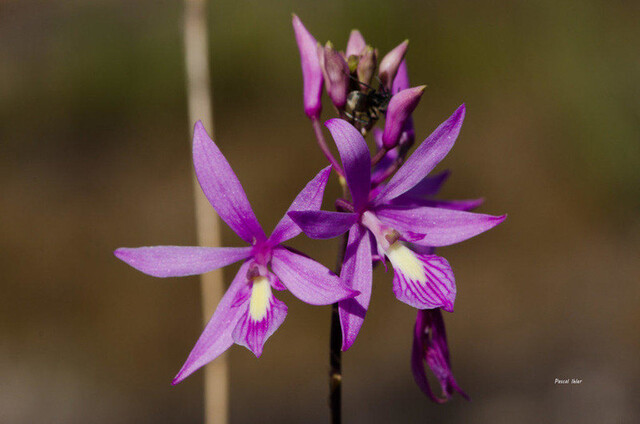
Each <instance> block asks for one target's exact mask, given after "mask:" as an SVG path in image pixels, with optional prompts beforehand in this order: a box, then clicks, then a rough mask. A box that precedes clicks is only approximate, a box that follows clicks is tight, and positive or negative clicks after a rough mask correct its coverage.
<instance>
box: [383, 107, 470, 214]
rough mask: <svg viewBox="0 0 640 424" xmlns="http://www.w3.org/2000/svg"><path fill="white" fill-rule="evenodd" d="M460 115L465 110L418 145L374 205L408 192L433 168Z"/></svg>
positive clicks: (448, 143)
mask: <svg viewBox="0 0 640 424" xmlns="http://www.w3.org/2000/svg"><path fill="white" fill-rule="evenodd" d="M464 114H465V107H464V105H462V106H460V107H459V108H458V109H457V110H456V111H455V112H454V113H453V115H451V116H450V117H449V119H447V120H446V121H444V122H443V123H442V124H440V126H439V127H438V128H437V129H436V130H435V131H434V132H433V133H431V135H430V136H429V137H427V138H426V140H424V141H423V142H422V144H420V146H418V148H417V149H416V150H415V151H414V152H413V154H412V155H411V156H410V157H409V158H408V159H407V161H406V162H405V163H404V165H402V166H401V167H400V169H398V171H397V172H396V173H395V175H394V176H393V178H391V180H390V181H389V183H388V184H387V185H386V186H385V188H384V190H383V191H382V192H381V193H380V195H379V196H378V197H377V199H376V202H377V203H378V204H379V203H382V202H384V201H385V200H390V199H393V198H395V197H398V196H400V195H401V194H402V193H405V192H406V191H408V190H410V189H411V188H413V187H414V186H415V185H416V184H418V183H419V182H420V181H422V179H423V178H424V177H426V176H427V174H429V172H431V170H432V169H433V168H435V166H436V165H437V164H438V163H439V162H440V161H441V160H442V159H443V158H444V157H445V156H446V155H447V153H449V150H451V148H452V147H453V144H454V143H455V141H456V138H457V137H458V134H459V133H460V127H461V126H462V121H463V120H464Z"/></svg>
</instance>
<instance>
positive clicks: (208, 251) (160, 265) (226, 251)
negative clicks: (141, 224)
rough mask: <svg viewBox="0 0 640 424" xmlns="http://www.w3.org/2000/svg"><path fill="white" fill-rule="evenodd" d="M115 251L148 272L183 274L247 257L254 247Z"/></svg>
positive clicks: (129, 249) (147, 248)
mask: <svg viewBox="0 0 640 424" xmlns="http://www.w3.org/2000/svg"><path fill="white" fill-rule="evenodd" d="M113 253H114V255H116V257H117V258H118V259H120V260H121V261H123V262H126V263H127V264H129V265H131V266H132V267H134V268H135V269H137V270H138V271H142V272H144V273H145V274H149V275H152V276H154V277H183V276H185V275H197V274H203V273H205V272H209V271H213V270H214V269H217V268H221V267H223V266H227V265H230V264H232V263H234V262H237V261H239V260H241V259H246V258H248V257H249V256H250V255H251V247H189V246H153V247H134V248H129V247H121V248H119V249H116V251H115V252H113Z"/></svg>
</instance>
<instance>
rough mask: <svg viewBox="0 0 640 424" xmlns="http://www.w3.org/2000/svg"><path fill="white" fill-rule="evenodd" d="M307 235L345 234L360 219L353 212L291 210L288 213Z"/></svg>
mask: <svg viewBox="0 0 640 424" xmlns="http://www.w3.org/2000/svg"><path fill="white" fill-rule="evenodd" d="M288 215H289V217H290V218H291V219H292V220H293V222H295V223H296V225H298V226H299V227H300V228H301V229H302V231H303V232H304V233H305V234H306V235H307V237H310V238H313V239H328V238H334V237H337V236H339V235H340V234H344V233H346V232H347V230H349V228H350V227H351V226H352V225H353V224H355V222H356V221H357V220H358V215H357V214H355V213H351V212H329V211H291V212H289V213H288Z"/></svg>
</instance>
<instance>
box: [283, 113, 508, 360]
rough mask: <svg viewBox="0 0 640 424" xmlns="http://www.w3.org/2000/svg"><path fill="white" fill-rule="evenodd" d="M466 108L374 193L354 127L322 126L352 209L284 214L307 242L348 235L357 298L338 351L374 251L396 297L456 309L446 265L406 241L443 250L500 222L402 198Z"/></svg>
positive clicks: (355, 326) (363, 301) (346, 337)
mask: <svg viewBox="0 0 640 424" xmlns="http://www.w3.org/2000/svg"><path fill="white" fill-rule="evenodd" d="M464 113H465V108H464V105H462V106H460V107H459V108H458V110H456V112H455V113H454V114H453V115H452V116H451V117H450V118H449V119H447V120H446V121H445V122H444V123H442V124H441V125H440V126H439V127H438V128H437V129H436V130H435V131H434V132H433V133H432V134H431V135H430V136H429V137H427V139H426V140H424V141H423V142H422V144H421V145H420V146H419V147H418V148H417V149H416V150H415V152H414V153H413V154H412V155H411V156H410V157H409V158H408V159H407V160H406V162H405V163H404V165H402V167H400V169H399V170H398V171H397V172H396V173H395V175H394V176H393V177H392V178H391V180H390V181H389V182H388V183H387V184H385V185H384V186H383V187H382V189H380V190H374V191H372V190H371V169H370V167H371V157H370V154H369V149H368V147H367V144H366V142H365V140H364V138H363V137H362V135H361V134H360V133H359V132H358V130H357V129H356V128H354V127H353V126H352V125H350V124H349V123H348V122H346V121H343V120H340V119H331V120H329V121H327V122H326V123H325V125H326V126H327V128H328V129H329V131H330V132H331V134H332V136H333V138H334V140H335V142H336V145H337V147H338V152H339V153H340V158H341V159H342V164H343V167H344V171H345V178H346V182H347V186H348V187H349V191H350V192H351V197H352V199H353V204H352V209H353V210H352V211H349V212H328V211H292V212H289V216H291V218H292V219H293V220H294V221H295V222H296V224H298V225H299V226H300V228H302V230H303V231H304V233H305V234H306V235H307V236H309V237H311V238H332V237H336V236H338V235H340V234H343V233H344V232H346V231H349V238H348V243H347V248H346V253H345V258H344V262H343V266H342V272H341V277H342V279H343V280H344V281H345V282H346V283H348V284H350V285H351V287H352V288H353V289H354V290H358V291H359V292H360V294H359V295H358V296H356V297H354V298H351V299H347V300H344V301H341V302H340V319H341V324H342V335H343V346H342V348H343V350H346V349H348V348H349V347H350V346H351V345H352V344H353V342H354V341H355V338H356V336H357V334H358V332H359V330H360V327H361V326H362V322H363V320H364V316H365V313H366V310H367V308H368V306H369V300H370V296H371V260H372V247H373V250H374V251H375V252H377V255H376V256H378V257H380V258H381V259H384V256H386V257H387V258H388V259H389V261H390V262H391V264H392V265H393V268H394V278H393V290H394V294H395V295H396V297H397V298H398V299H399V300H400V301H402V302H404V303H407V304H408V305H410V306H413V307H415V308H418V309H433V308H439V307H442V308H443V309H445V310H446V311H453V303H454V300H455V295H456V286H455V281H454V277H453V272H452V271H451V267H450V266H449V263H448V262H447V261H446V259H444V258H441V257H439V256H436V255H423V254H420V253H417V252H414V251H412V250H411V249H410V248H409V247H407V245H406V244H405V243H404V242H410V243H414V244H417V245H421V246H447V245H450V244H454V243H458V242H461V241H464V240H466V239H468V238H471V237H473V236H475V235H478V234H480V233H482V232H484V231H487V230H489V229H490V228H493V227H494V226H496V225H498V224H499V223H501V222H502V221H503V220H504V219H505V216H491V215H484V214H476V213H471V212H465V211H459V210H452V209H445V208H441V207H434V206H423V205H417V204H416V203H415V201H414V199H413V197H411V198H409V199H407V198H405V197H404V195H405V194H407V193H409V192H410V191H411V190H412V189H415V188H416V187H417V186H419V185H420V183H421V182H423V181H424V179H425V177H427V174H428V173H429V172H430V171H431V170H432V169H433V168H434V167H435V166H436V165H437V164H438V163H439V162H440V161H441V160H442V159H443V158H444V157H445V156H446V154H447V153H448V152H449V150H450V149H451V147H453V144H454V142H455V140H456V138H457V136H458V133H459V132H460V127H461V126H462V121H463V119H464Z"/></svg>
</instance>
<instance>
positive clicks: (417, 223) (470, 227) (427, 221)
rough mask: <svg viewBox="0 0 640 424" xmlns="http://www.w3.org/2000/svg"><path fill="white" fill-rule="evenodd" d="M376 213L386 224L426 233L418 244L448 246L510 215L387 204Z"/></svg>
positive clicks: (491, 226)
mask: <svg viewBox="0 0 640 424" xmlns="http://www.w3.org/2000/svg"><path fill="white" fill-rule="evenodd" d="M376 215H377V216H378V218H379V219H380V221H382V222H383V223H384V224H386V225H388V226H390V227H392V228H395V229H396V230H398V231H399V232H400V233H402V232H409V233H412V234H420V235H424V237H422V238H420V239H419V240H416V239H412V240H411V241H412V242H414V243H416V244H421V245H426V246H448V245H450V244H455V243H459V242H461V241H464V240H467V239H469V238H471V237H474V236H476V235H478V234H480V233H483V232H485V231H487V230H490V229H491V228H493V227H495V226H496V225H498V224H500V223H501V222H502V221H504V220H505V219H506V217H507V216H506V215H502V216H493V215H485V214H480V213H473V212H464V211H457V210H451V209H441V208H432V207H427V206H423V207H416V208H412V209H406V210H404V209H393V208H383V209H379V210H377V211H376Z"/></svg>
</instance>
